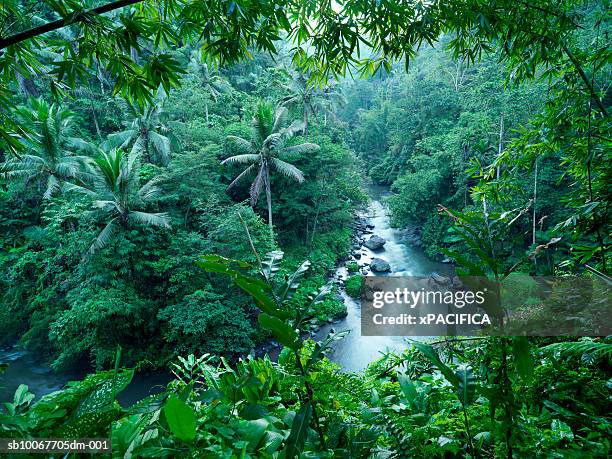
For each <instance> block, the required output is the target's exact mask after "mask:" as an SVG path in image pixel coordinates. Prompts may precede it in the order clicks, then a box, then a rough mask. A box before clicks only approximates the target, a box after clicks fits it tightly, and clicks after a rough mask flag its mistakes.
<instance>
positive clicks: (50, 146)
mask: <svg viewBox="0 0 612 459" xmlns="http://www.w3.org/2000/svg"><path fill="white" fill-rule="evenodd" d="M18 116H19V117H20V118H22V120H23V123H24V125H25V126H26V127H27V129H28V130H29V131H30V132H29V134H28V135H27V136H26V137H24V138H23V139H22V143H23V144H24V145H25V152H24V153H22V154H20V156H19V157H14V158H11V159H9V160H7V161H6V162H5V163H4V164H3V165H2V168H1V171H2V172H3V173H4V174H5V176H6V177H7V178H9V179H10V178H20V179H22V178H25V181H26V184H29V183H36V185H37V186H38V188H39V190H40V191H41V192H42V195H43V199H49V198H51V197H52V196H53V195H54V194H56V193H58V192H59V191H60V189H61V187H62V183H64V182H67V181H70V180H74V179H78V178H80V177H81V176H82V175H83V173H84V171H83V164H84V161H85V160H86V158H85V157H84V156H79V155H75V154H74V153H75V152H77V151H79V150H80V151H88V150H91V149H92V148H93V147H92V146H91V145H90V144H88V143H87V142H85V141H84V140H82V139H79V138H77V137H71V136H70V134H71V131H72V124H73V121H74V116H75V115H74V113H72V112H70V111H68V110H65V109H63V108H61V107H58V106H56V105H49V104H48V103H47V102H45V101H44V100H43V99H42V98H39V99H34V98H32V99H30V101H29V103H28V107H20V108H19V109H18Z"/></svg>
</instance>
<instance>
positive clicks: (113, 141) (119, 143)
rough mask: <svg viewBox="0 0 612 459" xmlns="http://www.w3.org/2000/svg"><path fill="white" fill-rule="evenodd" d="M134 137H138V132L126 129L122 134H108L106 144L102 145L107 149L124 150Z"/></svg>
mask: <svg viewBox="0 0 612 459" xmlns="http://www.w3.org/2000/svg"><path fill="white" fill-rule="evenodd" d="M136 137H138V131H137V130H136V129H126V130H125V131H122V132H116V133H114V134H110V135H109V136H108V137H107V140H106V142H104V143H103V144H102V145H103V146H104V147H106V148H109V149H110V148H116V147H121V148H125V147H126V146H127V145H128V144H129V143H130V142H131V141H132V140H134V139H135V138H136Z"/></svg>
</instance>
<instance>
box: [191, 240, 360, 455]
mask: <svg viewBox="0 0 612 459" xmlns="http://www.w3.org/2000/svg"><path fill="white" fill-rule="evenodd" d="M283 255H284V254H283V252H281V251H273V252H270V253H268V254H267V255H266V257H265V259H263V260H262V259H261V258H260V257H259V255H257V259H258V268H259V273H258V275H257V276H253V275H251V274H249V273H248V271H247V269H248V268H252V267H251V266H250V265H249V264H248V263H244V262H242V261H239V260H231V259H228V258H224V257H221V256H218V255H207V256H203V257H202V259H201V260H200V261H199V262H198V265H199V266H200V267H202V268H203V269H205V270H206V271H208V272H211V273H219V274H224V275H228V276H229V277H230V278H231V279H232V281H233V282H234V283H235V284H236V286H238V287H240V288H241V289H242V290H243V291H244V292H245V293H247V294H248V295H250V296H251V297H253V299H254V300H255V302H256V304H257V306H258V307H259V309H260V310H261V313H260V314H259V316H258V318H257V319H258V322H259V324H260V325H261V327H262V328H264V329H266V330H268V331H269V332H270V333H271V334H272V336H273V337H274V339H276V340H277V341H278V342H279V343H280V344H282V345H283V346H285V347H286V348H287V350H288V351H287V352H291V353H293V356H294V357H295V365H296V367H297V370H298V372H299V378H300V381H301V383H302V384H303V387H304V391H305V394H303V395H301V396H300V402H301V408H300V410H299V412H297V414H296V416H295V418H294V420H293V424H292V427H291V433H290V435H289V437H288V439H287V447H286V448H287V449H286V451H285V453H286V456H285V457H295V456H296V455H297V456H299V452H300V451H301V449H302V448H303V446H304V442H305V440H306V431H307V430H308V426H309V424H310V422H311V419H312V421H313V424H314V427H315V430H316V431H317V434H318V437H319V441H320V443H321V446H322V448H323V449H324V450H325V449H327V447H326V441H325V435H324V433H323V429H322V424H321V422H322V421H321V419H320V418H319V413H318V410H317V404H316V400H315V394H314V390H313V386H312V383H311V376H310V373H311V372H312V371H313V370H314V367H315V365H316V364H317V363H318V362H320V361H321V360H322V359H323V358H324V356H325V352H326V351H328V350H329V348H330V345H331V344H332V343H333V342H334V341H337V340H339V339H342V338H343V337H344V336H346V334H347V333H348V332H347V331H345V332H340V333H330V334H329V335H328V337H327V338H325V339H324V340H322V341H321V342H317V343H315V345H314V348H313V349H312V352H311V353H310V356H309V357H308V358H307V359H305V361H304V362H303V361H302V359H303V356H302V354H301V352H303V350H304V340H303V339H302V338H301V335H302V333H304V332H305V331H306V330H307V328H306V327H307V324H308V321H309V320H310V319H311V318H312V317H313V316H314V313H315V307H316V306H317V305H318V304H320V303H321V302H322V301H323V300H324V298H325V297H326V296H327V295H328V294H329V292H330V291H331V287H330V286H329V285H325V286H323V288H321V289H320V290H319V292H318V293H317V294H316V295H310V296H309V297H308V298H307V299H306V301H304V302H300V303H299V304H295V303H291V301H290V300H291V299H292V298H293V296H294V293H295V292H296V290H297V289H298V288H299V286H300V282H301V279H302V278H303V276H304V274H305V273H306V272H307V271H308V269H309V268H310V262H309V261H308V260H306V261H304V262H303V263H302V264H300V265H299V266H298V268H297V269H296V270H295V271H294V272H293V273H292V274H290V275H286V276H284V279H283V280H282V281H281V282H280V284H279V285H278V286H275V285H274V284H273V281H274V280H275V279H274V278H275V276H276V274H277V273H278V272H279V271H280V262H281V260H282V258H283Z"/></svg>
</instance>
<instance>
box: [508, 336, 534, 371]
mask: <svg viewBox="0 0 612 459" xmlns="http://www.w3.org/2000/svg"><path fill="white" fill-rule="evenodd" d="M512 354H513V355H514V368H516V371H517V373H518V374H519V376H520V377H521V378H523V379H524V380H525V382H529V381H531V378H532V377H533V358H532V357H531V352H530V350H529V340H528V339H527V337H526V336H515V337H514V338H512Z"/></svg>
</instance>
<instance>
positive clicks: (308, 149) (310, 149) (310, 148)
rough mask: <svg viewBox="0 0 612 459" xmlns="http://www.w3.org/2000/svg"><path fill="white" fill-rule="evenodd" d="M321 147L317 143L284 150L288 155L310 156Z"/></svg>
mask: <svg viewBox="0 0 612 459" xmlns="http://www.w3.org/2000/svg"><path fill="white" fill-rule="evenodd" d="M320 149H321V147H320V146H319V145H317V144H316V143H308V142H307V143H301V144H299V145H294V146H292V147H287V148H285V149H283V153H287V154H295V153H297V154H308V153H314V152H316V151H319V150H320Z"/></svg>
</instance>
